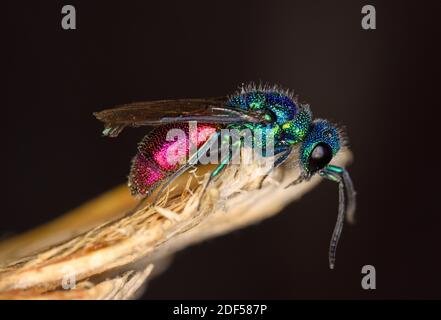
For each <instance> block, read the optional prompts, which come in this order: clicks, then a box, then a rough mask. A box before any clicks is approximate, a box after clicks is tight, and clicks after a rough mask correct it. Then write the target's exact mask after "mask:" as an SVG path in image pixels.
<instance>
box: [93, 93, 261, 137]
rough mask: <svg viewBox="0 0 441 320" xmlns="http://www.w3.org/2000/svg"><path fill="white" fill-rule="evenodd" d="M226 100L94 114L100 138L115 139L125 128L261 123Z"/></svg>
mask: <svg viewBox="0 0 441 320" xmlns="http://www.w3.org/2000/svg"><path fill="white" fill-rule="evenodd" d="M227 101H228V98H227V97H218V98H206V99H178V100H158V101H147V102H136V103H131V104H125V105H121V106H117V107H115V108H112V109H107V110H103V111H100V112H95V113H94V115H95V117H96V118H97V119H98V120H100V121H102V122H104V131H103V135H105V136H109V137H116V136H117V135H118V134H119V133H120V132H121V131H122V130H123V129H124V128H125V127H139V126H158V125H163V124H167V123H176V122H185V121H199V122H204V123H220V124H227V123H235V122H261V121H262V114H260V113H257V112H250V111H249V110H240V109H238V108H233V107H228V106H227V105H226V102H227Z"/></svg>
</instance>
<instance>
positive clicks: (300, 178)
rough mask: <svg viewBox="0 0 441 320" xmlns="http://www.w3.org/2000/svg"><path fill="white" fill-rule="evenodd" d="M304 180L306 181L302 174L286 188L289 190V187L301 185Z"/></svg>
mask: <svg viewBox="0 0 441 320" xmlns="http://www.w3.org/2000/svg"><path fill="white" fill-rule="evenodd" d="M304 180H305V176H304V175H303V174H300V175H299V176H298V178H297V179H295V180H294V181H293V182H290V183H289V184H288V185H287V186H286V187H285V189H288V188H289V187H292V186H295V185H296V184H299V183H301V182H303V181H304Z"/></svg>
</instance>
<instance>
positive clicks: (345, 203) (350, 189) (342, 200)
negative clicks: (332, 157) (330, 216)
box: [320, 165, 356, 269]
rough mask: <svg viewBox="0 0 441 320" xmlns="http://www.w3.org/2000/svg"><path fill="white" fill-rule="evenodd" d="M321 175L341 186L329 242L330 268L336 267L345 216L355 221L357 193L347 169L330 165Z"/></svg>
mask: <svg viewBox="0 0 441 320" xmlns="http://www.w3.org/2000/svg"><path fill="white" fill-rule="evenodd" d="M320 175H321V176H322V177H324V178H326V179H328V180H331V181H334V182H338V186H339V188H338V189H339V205H338V215H337V222H336V223H335V227H334V231H333V233H332V237H331V242H330V244H329V268H330V269H334V267H335V256H336V252H337V245H338V241H339V239H340V236H341V233H342V231H343V225H344V219H345V216H346V219H347V220H348V222H353V220H354V214H355V208H356V201H355V195H356V193H355V190H354V186H353V184H352V180H351V177H350V176H349V173H348V172H347V171H346V170H345V169H343V168H340V167H337V166H332V165H329V166H327V167H326V168H324V169H323V170H321V171H320Z"/></svg>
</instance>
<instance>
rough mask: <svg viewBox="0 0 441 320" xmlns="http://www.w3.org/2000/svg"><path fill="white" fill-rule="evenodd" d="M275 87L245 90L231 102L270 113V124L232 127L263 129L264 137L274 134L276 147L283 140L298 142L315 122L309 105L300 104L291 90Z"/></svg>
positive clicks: (234, 104)
mask: <svg viewBox="0 0 441 320" xmlns="http://www.w3.org/2000/svg"><path fill="white" fill-rule="evenodd" d="M275 90H276V89H272V90H271V89H268V90H265V89H261V90H257V89H256V90H251V91H245V92H242V93H240V94H237V95H235V96H233V97H231V98H230V101H229V102H228V105H229V106H233V107H237V108H240V109H244V110H253V111H256V110H262V111H263V112H267V115H266V116H265V118H266V119H267V120H268V124H255V123H245V124H233V125H230V126H229V128H233V129H244V128H248V129H250V130H252V131H253V132H257V131H260V132H261V134H262V136H263V137H265V136H266V135H268V134H271V135H272V136H273V137H274V142H275V148H276V150H277V147H278V146H279V145H280V144H282V143H283V144H285V145H286V144H289V145H295V144H297V143H300V142H302V141H303V140H304V139H305V137H306V135H307V133H308V130H309V127H310V125H311V122H312V114H311V111H310V110H309V106H307V105H300V104H299V103H298V102H297V101H295V99H294V98H292V97H291V96H290V95H289V94H288V93H286V92H279V91H275ZM270 120H273V121H270Z"/></svg>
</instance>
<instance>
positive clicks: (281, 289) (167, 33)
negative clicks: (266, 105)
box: [0, 0, 441, 299]
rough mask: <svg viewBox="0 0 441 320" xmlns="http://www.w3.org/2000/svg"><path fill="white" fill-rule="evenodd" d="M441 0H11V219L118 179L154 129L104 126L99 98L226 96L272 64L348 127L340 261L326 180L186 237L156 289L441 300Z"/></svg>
mask: <svg viewBox="0 0 441 320" xmlns="http://www.w3.org/2000/svg"><path fill="white" fill-rule="evenodd" d="M65 4H73V5H75V7H76V10H77V30H69V31H65V30H62V28H61V25H60V22H61V17H62V15H61V8H62V6H63V5H65ZM365 4H373V5H375V7H376V10H377V29H376V30H370V31H365V30H362V28H361V25H360V21H361V18H362V14H361V8H362V6H363V5H365ZM4 8H5V6H4V5H3V9H4ZM440 9H441V8H440V5H439V1H418V2H416V1H414V2H409V3H406V2H404V1H387V3H386V1H381V2H380V1H368V2H366V1H361V2H358V1H338V2H334V1H332V2H331V1H306V0H305V1H284V2H280V1H271V2H270V1H266V2H258V1H241V2H239V1H235V2H230V3H227V2H224V1H222V2H216V3H215V2H211V1H210V2H209V1H200V2H194V1H180V2H176V3H173V2H170V1H156V2H152V1H149V2H147V1H136V2H134V1H121V2H119V3H111V2H110V1H93V2H92V1H83V2H79V1H63V2H54V1H45V2H44V3H43V2H42V1H39V2H35V1H34V2H31V1H28V2H27V3H25V2H23V1H21V2H19V3H15V4H12V1H10V2H9V3H7V5H6V10H2V12H3V14H2V20H5V21H6V23H7V26H6V28H5V29H4V30H5V31H6V33H7V36H6V38H2V51H3V53H6V60H4V61H5V62H6V65H5V67H4V68H2V75H3V77H5V78H6V92H5V93H6V100H4V101H6V103H3V105H2V108H1V110H2V117H3V121H1V123H2V125H1V130H2V137H3V139H2V152H1V154H2V157H1V168H2V169H3V187H4V191H3V193H2V194H3V199H2V202H3V204H2V207H3V210H2V212H1V226H0V232H1V233H2V234H4V235H8V234H11V233H19V232H22V231H24V230H27V229H29V228H31V227H32V226H35V225H37V224H41V223H43V222H45V221H48V220H50V219H52V218H55V217H57V216H58V215H59V214H61V213H63V212H65V211H67V210H69V209H71V208H74V207H75V206H77V205H79V204H81V203H82V202H84V201H86V200H88V199H90V198H92V197H94V196H96V195H98V194H100V193H101V192H103V191H105V190H107V189H109V188H111V187H113V186H114V185H116V184H118V183H121V182H123V181H124V180H125V176H126V174H127V172H128V167H129V161H130V159H131V157H132V155H133V154H134V153H135V149H136V143H137V142H138V140H139V139H140V138H141V137H142V136H143V135H144V134H145V133H146V131H145V129H142V128H141V129H137V130H127V131H125V132H124V134H122V135H121V136H120V137H119V138H118V139H116V140H115V139H113V140H112V139H105V138H102V137H101V135H100V133H101V129H102V126H101V124H100V123H98V122H97V121H96V120H95V119H94V118H93V117H92V112H93V111H97V110H100V109H103V108H104V107H109V106H113V105H116V104H120V103H126V102H132V101H142V100H153V99H171V98H182V97H206V96H219V95H224V94H229V93H231V92H232V91H234V90H236V88H237V87H238V86H239V85H240V84H241V83H242V82H248V81H259V80H262V81H264V82H268V83H278V84H280V85H282V86H285V87H289V88H292V89H294V90H295V91H296V93H298V94H299V95H300V99H301V100H302V101H306V102H308V103H310V104H311V106H312V109H313V112H314V114H315V115H316V116H319V117H324V118H328V119H330V120H333V121H336V122H338V123H341V124H344V125H345V126H346V127H347V133H348V135H349V138H350V142H351V147H352V150H353V152H354V154H355V162H354V163H353V164H352V165H351V166H350V168H349V170H350V173H351V175H352V178H353V180H354V182H355V186H356V189H357V191H358V205H359V206H358V211H357V217H358V224H357V225H356V226H353V227H349V226H346V227H345V229H344V232H343V236H342V239H341V242H340V246H339V251H338V259H337V268H336V270H334V271H330V270H329V269H328V260H327V251H328V244H329V239H330V236H331V232H332V229H333V227H334V223H335V219H336V213H337V211H336V210H337V205H338V196H337V188H336V186H335V185H333V184H332V183H330V182H325V183H322V184H321V185H320V186H319V187H318V188H316V189H315V190H313V191H312V192H310V193H309V194H307V195H306V196H305V197H304V198H303V199H302V200H301V201H299V202H296V203H293V204H291V205H290V206H289V207H287V208H286V209H285V210H284V211H283V212H282V213H281V214H279V215H277V216H276V217H275V218H272V219H270V220H267V221H265V222H263V223H261V224H259V225H257V226H252V227H249V228H247V229H244V230H239V231H236V232H234V233H232V234H228V235H226V236H223V237H221V238H217V239H213V240H210V241H207V242H205V243H202V244H199V245H197V246H195V247H192V248H190V249H188V250H186V251H183V252H180V253H178V254H177V255H176V258H175V260H174V263H173V264H172V266H171V268H169V269H168V271H167V272H166V273H164V274H163V275H162V276H160V277H159V278H157V279H155V280H154V281H153V282H152V283H151V285H150V287H149V288H148V291H147V293H146V294H145V298H147V299H152V298H367V299H371V298H378V299H382V298H441V281H440V280H441V276H440V274H441V273H440V267H441V258H440V253H439V252H440V248H439V247H440V239H441V238H440V237H439V232H440V231H439V229H440V227H441V224H440V218H439V214H440V212H439V208H438V207H437V206H435V200H436V199H435V198H436V197H437V194H438V190H439V187H438V182H437V180H436V178H437V176H439V174H438V172H437V170H439V169H438V164H439V162H440V161H439V160H440V158H439V156H438V153H439V146H440V145H439V142H436V140H437V139H438V136H439V134H438V130H439V129H438V126H437V122H436V121H437V117H438V115H437V114H436V111H437V109H438V108H439V107H440V102H439V98H438V96H439V94H438V93H439V85H440V80H439V79H440V72H439V70H440V69H439V66H440V62H439V61H440V52H439V42H440V28H439V15H440V12H441V11H440ZM431 139H433V140H434V142H430V140H431ZM268 201H271V199H268ZM30 213H32V215H31V214H30ZM365 264H371V265H374V266H375V267H376V270H377V289H376V290H371V291H364V290H363V289H362V288H361V285H360V281H361V268H362V266H363V265H365Z"/></svg>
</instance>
